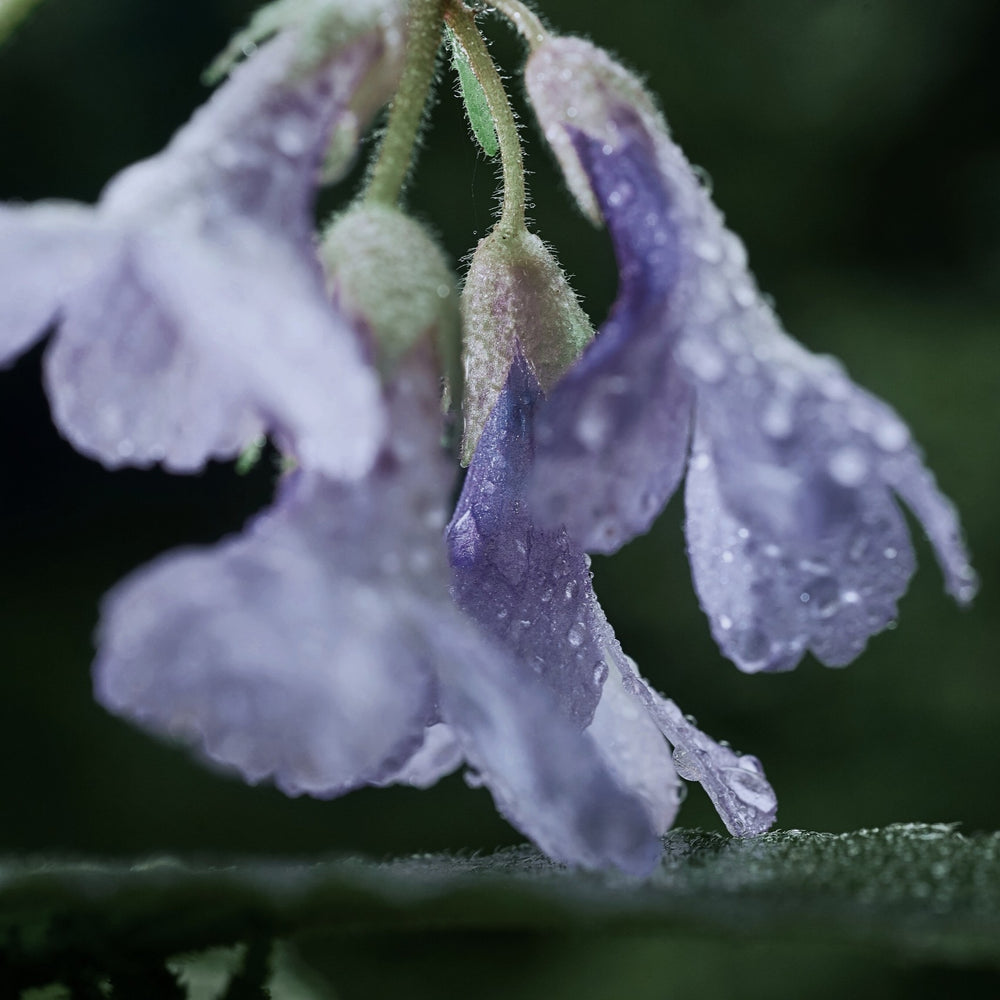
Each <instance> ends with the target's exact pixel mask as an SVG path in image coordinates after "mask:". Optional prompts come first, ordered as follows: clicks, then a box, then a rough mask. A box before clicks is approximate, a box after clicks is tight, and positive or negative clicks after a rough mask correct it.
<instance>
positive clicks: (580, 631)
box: [566, 622, 587, 649]
mask: <svg viewBox="0 0 1000 1000" xmlns="http://www.w3.org/2000/svg"><path fill="white" fill-rule="evenodd" d="M586 637H587V626H586V625H584V624H583V622H575V623H574V624H573V625H571V626H570V629H569V631H568V632H567V633H566V641H567V642H568V643H569V644H570V645H571V646H573V647H574V649H575V648H577V647H579V646H582V645H583V640H584V639H585V638H586Z"/></svg>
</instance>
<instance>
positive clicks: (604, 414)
mask: <svg viewBox="0 0 1000 1000" xmlns="http://www.w3.org/2000/svg"><path fill="white" fill-rule="evenodd" d="M575 430H576V436H577V440H579V442H580V444H582V445H583V446H584V448H586V449H587V450H588V451H597V450H598V449H600V448H601V447H603V446H604V444H606V443H607V440H608V437H609V436H610V434H611V414H610V413H609V412H608V404H607V401H606V399H605V397H604V396H603V395H602V394H598V395H591V396H590V397H588V399H587V400H586V401H585V402H584V404H583V406H582V407H581V408H580V415H579V417H578V418H577V421H576V428H575Z"/></svg>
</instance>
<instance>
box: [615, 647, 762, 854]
mask: <svg viewBox="0 0 1000 1000" xmlns="http://www.w3.org/2000/svg"><path fill="white" fill-rule="evenodd" d="M615 647H617V643H615V644H614V645H611V644H609V647H608V655H609V657H610V658H611V659H612V660H613V661H614V662H615V664H616V665H617V666H618V669H619V670H620V671H621V676H622V681H623V686H624V688H625V690H626V691H628V692H630V693H631V694H632V695H633V696H635V697H636V698H638V699H639V700H640V701H641V702H642V703H643V704H644V705H645V706H646V709H647V711H648V712H649V714H650V716H651V717H652V719H653V721H654V722H655V723H656V725H657V726H658V728H659V730H660V732H661V733H663V735H664V736H665V737H666V738H667V740H668V741H669V742H670V743H671V744H672V745H673V748H674V753H673V760H674V765H675V766H676V768H677V773H678V774H679V775H680V776H681V777H682V778H684V779H685V780H687V781H697V782H698V783H699V784H700V785H701V786H702V788H704V789H705V792H706V793H707V794H708V797H709V798H710V799H711V800H712V805H714V806H715V809H716V812H718V814H719V816H720V818H721V819H722V822H723V823H725V824H726V829H727V830H728V831H729V832H730V833H731V834H732V835H733V836H734V837H756V836H758V835H759V834H761V833H765V832H766V831H767V830H769V829H770V828H771V827H772V826H773V825H774V819H775V816H776V815H777V811H778V799H777V796H776V795H775V794H774V790H773V789H772V788H771V785H770V784H769V783H768V780H767V778H766V777H765V775H764V768H763V767H762V766H761V763H760V761H759V760H758V759H757V758H756V757H753V756H751V755H750V754H738V753H736V752H735V751H734V750H732V749H730V748H729V747H728V746H723V745H722V744H720V743H717V742H716V741H715V740H713V739H712V738H711V737H710V736H706V735H705V733H703V732H702V731H701V730H700V729H698V727H697V726H695V724H694V722H692V721H691V720H690V719H689V718H688V717H687V716H685V715H684V713H683V712H682V711H681V710H680V709H679V708H678V707H677V705H676V704H675V703H674V702H672V701H670V699H668V698H664V697H663V696H662V695H661V694H659V693H657V692H656V691H655V690H653V688H651V687H650V686H649V684H647V683H646V681H644V680H643V679H642V677H640V676H639V672H638V670H637V669H636V666H635V664H634V663H633V662H632V660H631V659H629V658H628V657H627V656H625V655H624V654H623V653H622V652H621V649H620V647H618V648H615Z"/></svg>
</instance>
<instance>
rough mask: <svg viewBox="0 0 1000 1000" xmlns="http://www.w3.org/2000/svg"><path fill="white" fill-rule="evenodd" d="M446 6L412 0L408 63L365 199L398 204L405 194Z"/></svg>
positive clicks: (441, 0)
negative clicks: (400, 197)
mask: <svg viewBox="0 0 1000 1000" xmlns="http://www.w3.org/2000/svg"><path fill="white" fill-rule="evenodd" d="M444 5H445V0H413V2H412V4H411V9H410V28H409V31H410V34H409V40H408V42H407V48H406V62H405V63H404V64H403V74H402V76H401V78H400V81H399V89H398V90H397V91H396V96H395V97H394V98H393V99H392V105H391V107H390V108H389V121H388V124H387V125H386V128H385V132H384V134H383V136H382V145H381V146H380V147H379V151H378V157H377V159H376V160H375V165H374V166H373V167H372V171H371V174H370V175H369V177H368V188H367V190H366V191H365V201H368V202H372V203H375V204H382V205H395V204H396V202H397V201H399V196H400V194H402V191H403V188H404V186H405V184H406V178H407V175H408V174H409V172H410V166H411V164H412V162H413V148H414V146H415V144H416V141H417V133H418V132H419V131H420V123H421V121H422V120H423V116H424V108H425V106H426V105H427V95H428V94H429V92H430V89H431V84H432V82H433V81H434V69H435V65H436V63H437V53H438V49H439V48H440V47H441V31H442V17H443V14H444Z"/></svg>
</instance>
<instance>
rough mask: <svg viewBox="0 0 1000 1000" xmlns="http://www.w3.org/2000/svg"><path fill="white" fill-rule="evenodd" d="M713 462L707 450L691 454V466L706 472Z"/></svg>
mask: <svg viewBox="0 0 1000 1000" xmlns="http://www.w3.org/2000/svg"><path fill="white" fill-rule="evenodd" d="M711 464H712V459H711V458H710V457H709V454H708V452H707V451H699V452H697V453H696V454H694V455H692V456H691V468H692V469H697V470H698V471H699V472H704V471H705V469H707V468H708V467H709V466H710V465H711Z"/></svg>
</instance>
